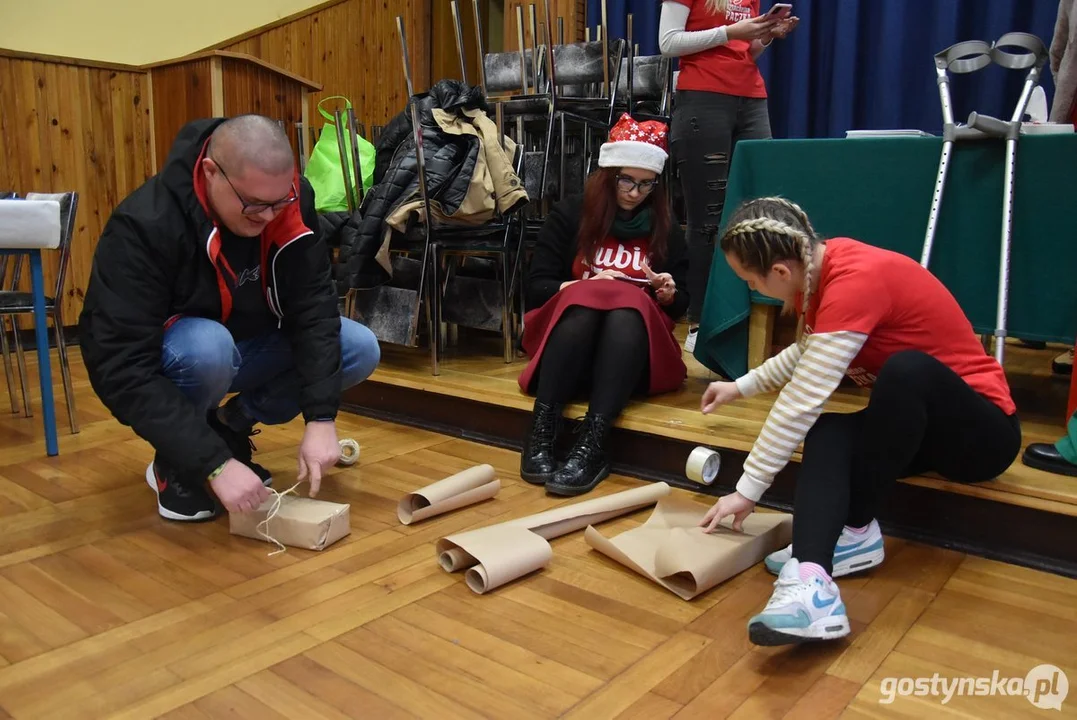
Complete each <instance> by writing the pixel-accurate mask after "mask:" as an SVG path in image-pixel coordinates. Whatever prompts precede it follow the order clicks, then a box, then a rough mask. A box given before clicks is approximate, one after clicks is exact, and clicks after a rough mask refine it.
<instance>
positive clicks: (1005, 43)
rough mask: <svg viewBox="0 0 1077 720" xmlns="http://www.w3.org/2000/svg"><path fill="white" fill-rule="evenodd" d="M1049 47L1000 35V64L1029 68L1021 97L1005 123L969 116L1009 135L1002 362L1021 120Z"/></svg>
mask: <svg viewBox="0 0 1077 720" xmlns="http://www.w3.org/2000/svg"><path fill="white" fill-rule="evenodd" d="M1004 47H1017V48H1021V49H1023V50H1025V52H1021V53H1011V52H1007V51H1005V50H1002V48H1004ZM1047 57H1048V54H1047V47H1046V46H1045V45H1044V44H1043V42H1042V41H1041V40H1040V39H1039V38H1038V37H1036V36H1035V35H1030V34H1028V33H1007V34H1005V35H1003V36H1002V37H1000V38H999V39H998V41H997V42H995V44H994V46H993V47H992V48H991V59H992V60H993V61H994V62H995V64H996V65H1000V66H1002V67H1004V68H1006V69H1007V70H1025V69H1027V70H1028V75H1027V76H1026V77H1025V85H1024V88H1023V89H1022V90H1021V96H1020V97H1019V98H1018V100H1017V106H1016V107H1015V108H1014V111H1013V115H1011V116H1010V121H1009V122H1005V121H1003V120H999V119H998V118H993V117H990V116H988V115H978V114H977V113H975V112H973V113H971V114H970V115H969V127H972V128H976V129H978V130H982V131H983V132H985V133H986V134H988V135H990V136H992V137H999V138H1002V137H1004V138H1006V165H1005V167H1004V168H1003V173H1004V175H1003V201H1002V242H1001V245H1002V247H1001V248H1000V249H999V271H998V309H997V314H996V319H995V359H996V360H998V362H999V364H1001V363H1002V359H1003V357H1004V355H1005V347H1006V315H1007V311H1008V310H1009V289H1010V244H1011V239H1012V235H1013V196H1014V181H1015V175H1016V173H1015V171H1016V169H1017V141H1018V139H1019V138H1020V137H1021V121H1022V118H1024V115H1025V108H1026V107H1028V100H1029V98H1030V97H1032V89H1033V88H1034V87H1036V82H1037V81H1038V80H1039V75H1040V70H1041V69H1042V68H1043V66H1044V63H1046V62H1047Z"/></svg>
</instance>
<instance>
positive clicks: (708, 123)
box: [670, 90, 771, 325]
mask: <svg viewBox="0 0 1077 720" xmlns="http://www.w3.org/2000/svg"><path fill="white" fill-rule="evenodd" d="M770 137H771V134H770V115H769V112H768V109H767V101H766V99H765V98H745V97H737V96H735V95H723V94H721V93H712V92H699V91H695V90H681V91H678V92H677V105H676V111H675V112H674V115H673V123H672V127H671V128H670V153H671V155H672V160H673V163H674V166H675V167H676V168H677V173H678V174H679V175H680V183H681V193H682V196H683V197H684V210H685V214H686V215H687V217H686V218H685V221H686V222H687V224H688V232H687V240H688V259H689V268H688V294H689V297H690V298H691V303H690V305H689V307H688V322H689V323H690V324H692V325H696V324H698V323H699V319H700V315H701V313H702V311H703V299H704V297H705V296H706V294H707V282H708V280H709V278H710V271H711V263H712V262H713V261H714V243H715V239H716V237H717V235H718V228H719V226H720V225H721V222H722V211H723V210H724V209H725V191H726V182H727V180H728V178H729V162H730V159H731V158H732V155H733V149H734V146H735V145H736V143H737V141H738V140H763V139H769V138H770Z"/></svg>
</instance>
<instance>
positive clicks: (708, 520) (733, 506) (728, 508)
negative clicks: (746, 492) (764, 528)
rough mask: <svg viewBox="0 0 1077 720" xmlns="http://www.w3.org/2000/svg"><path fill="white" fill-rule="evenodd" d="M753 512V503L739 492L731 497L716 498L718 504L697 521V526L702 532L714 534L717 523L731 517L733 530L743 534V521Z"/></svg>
mask: <svg viewBox="0 0 1077 720" xmlns="http://www.w3.org/2000/svg"><path fill="white" fill-rule="evenodd" d="M754 511H755V503H754V502H752V501H751V500H749V499H748V498H746V497H744V496H743V495H741V494H740V493H739V492H735V493H733V494H732V495H725V496H723V497H720V498H718V502H716V503H714V505H713V506H712V507H711V509H710V510H708V511H707V514H706V515H704V516H703V519H702V520H700V521H699V526H700V527H701V528H703V532H706V533H709V532H714V529H715V528H716V527H718V523H720V522H722V520H723V519H724V518H727V517H729V516H730V515H732V516H733V529H734V530H736V531H737V532H743V531H744V519H745V518H746V517H748V516H749V515H751V514H752V513H753V512H754Z"/></svg>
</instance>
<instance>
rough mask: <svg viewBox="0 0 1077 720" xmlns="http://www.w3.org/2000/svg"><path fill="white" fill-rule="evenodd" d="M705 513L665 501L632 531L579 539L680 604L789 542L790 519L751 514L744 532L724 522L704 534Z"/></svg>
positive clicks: (673, 499) (590, 533) (686, 503)
mask: <svg viewBox="0 0 1077 720" xmlns="http://www.w3.org/2000/svg"><path fill="white" fill-rule="evenodd" d="M707 509H708V508H707V506H705V505H700V504H699V503H695V502H692V501H690V500H688V499H687V498H684V497H677V496H673V495H669V496H667V497H664V498H662V500H661V501H659V503H658V507H656V508H655V509H654V512H653V513H652V514H651V517H650V518H648V520H647V522H645V523H644V524H643V525H641V526H639V527H638V528H633V529H632V530H628V531H627V532H623V533H621V534H620V535H618V536H617V537H615V538H606V537H604V536H603V535H602V533H600V532H599V531H598V530H596V529H595V528H593V527H588V528H587V531H586V533H585V534H584V539H585V540H586V541H587V544H588V545H590V546H591V547H592V548H594V549H595V550H598V551H599V552H600V553H602V554H603V555H608V556H609V557H611V558H613V559H614V560H616V561H617V562H619V563H621V564H622V565H626V566H628V567H630V568H632V569H633V570H635V571H636V572H638V573H639V574H640V575H643V576H644V577H646V578H650V579H651V580H653V581H654V582H656V583H658V584H659V585H661V586H662V587H664V588H666V589H667V590H669V591H671V592H673V593H675V594H676V595H678V596H680V597H681V598H683V599H685V600H691V599H692V598H694V597H696V596H697V595H700V594H702V593H705V592H706V591H708V590H710V589H711V588H713V587H714V586H715V585H718V584H720V583H722V582H725V581H726V580H728V579H729V578H731V577H733V576H734V575H737V574H739V573H742V572H744V571H745V570H747V569H748V568H750V567H752V566H753V565H755V564H756V563H758V562H759V561H761V560H762V559H763V558H765V557H766V556H767V555H768V554H770V553H772V552H774V551H775V550H780V549H781V548H783V547H785V546H786V545H788V544H789V543H790V542H791V541H792V537H793V516H792V515H788V514H786V513H764V512H754V513H752V514H751V515H749V516H748V517H747V518H746V519H745V520H744V532H736V531H734V530H733V529H732V528H731V527H729V526H728V523H730V522H731V521H730V520H728V519H727V520H725V521H724V523H723V524H722V525H719V526H718V528H717V529H716V530H715V531H714V532H713V533H711V534H707V533H704V532H703V528H701V527H699V521H700V520H702V519H703V516H704V515H706V514H707Z"/></svg>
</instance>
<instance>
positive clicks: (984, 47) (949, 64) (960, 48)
mask: <svg viewBox="0 0 1077 720" xmlns="http://www.w3.org/2000/svg"><path fill="white" fill-rule="evenodd" d="M990 64H991V46H990V45H988V44H987V43H985V42H983V41H982V40H970V41H968V42H960V43H957V44H956V45H952V46H950V47H948V48H946V49H945V50H943V51H942V52H939V53H937V54H936V55H935V73H936V75H937V78H936V82H937V83H938V86H939V100H940V101H941V102H942V157H941V159H940V160H939V172H938V176H937V177H936V179H935V193H934V194H933V195H932V196H931V214H930V215H929V216H928V219H927V233H926V235H925V236H924V249H923V254H922V256H921V258H920V264H921V265H923V266H924V267H925V268H926V267H927V266H928V265H929V263H930V262H931V248H932V245H933V243H934V241H935V230H936V227H937V226H938V221H939V210H940V209H941V208H942V191H943V189H944V188H945V187H946V172H947V170H949V168H950V154H951V152H952V151H953V146H954V142H956V141H957V140H958V139H972V138H982V137H983V133H980V132H979V131H976V130H972V131H970V129H969V128H966V127H964V126H960V125H957V124H955V123H954V111H953V106H952V105H951V104H950V77H949V75H948V73H949V72H953V73H956V74H965V73H971V72H976V71H977V70H982V69H983V68H985V67H987V66H988V65H990Z"/></svg>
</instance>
